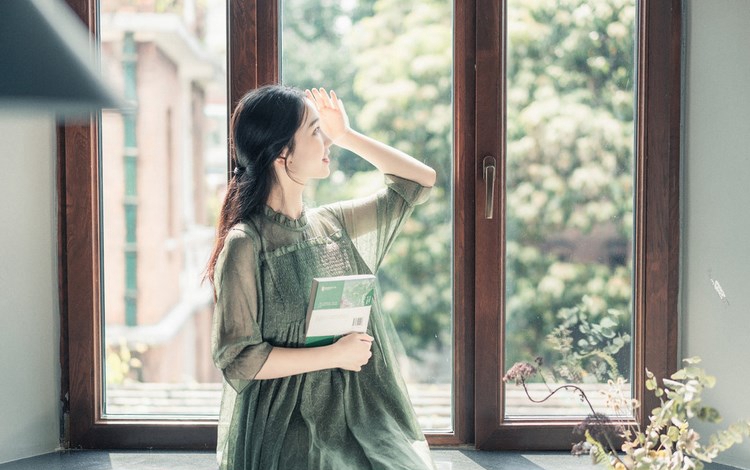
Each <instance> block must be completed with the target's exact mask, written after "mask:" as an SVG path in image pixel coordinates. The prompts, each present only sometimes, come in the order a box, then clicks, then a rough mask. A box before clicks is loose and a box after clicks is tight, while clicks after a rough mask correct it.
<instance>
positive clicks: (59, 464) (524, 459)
mask: <svg viewBox="0 0 750 470" xmlns="http://www.w3.org/2000/svg"><path fill="white" fill-rule="evenodd" d="M432 455H433V457H434V459H435V462H436V464H437V468H438V470H498V469H503V470H579V469H583V470H586V469H592V470H594V469H596V468H597V467H595V466H593V465H591V462H590V460H589V459H588V458H587V457H583V458H579V457H573V456H571V455H570V454H568V453H567V452H483V451H477V450H474V449H469V448H466V449H463V448H461V449H453V448H452V449H434V450H433V451H432ZM215 468H216V463H215V456H214V454H213V453H210V452H166V451H111V452H108V451H85V450H80V451H66V452H58V453H53V454H46V455H41V456H38V457H33V458H30V459H24V460H18V461H15V462H10V463H6V464H2V465H0V470H199V469H200V470H214V469H215ZM732 468H733V467H727V466H724V465H717V464H712V465H707V466H706V469H707V470H730V469H732ZM352 470H355V469H352Z"/></svg>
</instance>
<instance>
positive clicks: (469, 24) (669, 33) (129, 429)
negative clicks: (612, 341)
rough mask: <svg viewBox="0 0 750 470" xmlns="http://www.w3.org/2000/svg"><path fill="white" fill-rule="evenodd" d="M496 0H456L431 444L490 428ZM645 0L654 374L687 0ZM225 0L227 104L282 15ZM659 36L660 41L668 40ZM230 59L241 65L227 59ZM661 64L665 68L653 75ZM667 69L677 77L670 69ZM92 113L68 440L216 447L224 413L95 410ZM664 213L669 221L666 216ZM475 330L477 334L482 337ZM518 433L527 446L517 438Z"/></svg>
mask: <svg viewBox="0 0 750 470" xmlns="http://www.w3.org/2000/svg"><path fill="white" fill-rule="evenodd" d="M498 1H500V0H495V5H494V6H493V5H492V4H493V0H467V1H460V0H455V1H454V84H453V87H454V109H453V113H454V144H453V145H454V175H453V179H454V185H455V186H454V187H455V190H454V218H453V220H454V254H453V264H454V270H455V272H454V277H453V278H454V281H453V289H454V318H453V331H454V350H453V354H454V384H453V402H454V407H453V416H454V425H453V427H454V430H453V432H451V433H445V434H431V435H428V440H429V442H430V444H431V445H459V444H468V443H473V442H476V443H477V446H478V447H480V448H485V447H487V446H486V444H487V443H488V442H490V440H488V439H487V436H485V435H480V434H477V435H476V436H475V424H480V423H482V422H484V421H485V420H486V419H487V417H488V416H492V413H493V412H495V410H484V409H482V410H476V409H475V402H476V401H477V400H476V397H477V396H479V395H481V394H483V393H487V390H488V388H487V374H484V375H483V376H479V375H477V376H476V377H475V375H476V370H478V369H477V368H478V367H479V366H481V365H483V364H492V363H493V362H486V361H487V360H495V361H496V360H497V357H496V356H494V355H493V354H492V351H490V352H489V353H488V352H487V351H484V350H483V349H482V344H483V343H481V341H486V340H488V339H490V340H491V335H490V336H489V337H488V336H486V335H484V336H483V334H486V333H487V331H484V330H485V329H486V328H488V327H492V326H493V325H494V326H497V320H495V322H494V323H493V322H492V321H488V319H487V312H486V310H484V309H483V306H484V302H486V298H485V294H484V293H482V290H481V288H480V285H481V283H482V279H481V277H480V276H475V269H476V267H477V263H479V262H480V260H479V259H478V257H476V256H475V247H476V246H483V245H482V243H484V242H485V241H486V240H482V239H481V234H478V233H476V232H475V218H476V217H477V211H476V210H475V202H476V201H480V200H482V199H481V197H480V195H479V193H478V190H479V189H480V188H481V185H479V184H478V183H477V181H478V180H477V171H476V167H475V157H474V155H475V154H479V153H477V150H479V151H482V150H484V149H483V146H484V145H485V143H484V142H483V141H482V139H481V138H480V137H481V135H482V133H484V132H493V133H496V132H497V131H496V130H497V129H498V127H495V128H494V129H492V130H491V131H488V129H489V127H488V126H489V125H490V124H491V122H490V121H491V120H486V119H485V117H484V114H483V113H484V112H485V111H486V109H485V107H484V106H485V105H487V104H491V103H485V102H484V101H483V96H480V95H482V92H481V91H480V90H482V88H481V87H480V86H478V83H479V82H478V80H481V77H482V70H483V69H482V67H486V66H487V64H488V62H487V61H488V60H491V57H490V56H489V55H487V51H486V47H485V46H486V45H487V44H488V43H491V42H492V38H491V36H490V34H492V31H487V30H485V29H481V28H477V18H478V17H479V18H481V17H483V16H486V15H487V11H493V12H498V8H497V7H498V5H497V2H498ZM644 1H645V3H646V5H649V12H650V13H648V14H647V15H646V18H647V19H648V20H649V21H650V23H647V25H648V35H647V38H648V40H649V41H650V43H646V47H647V49H646V50H647V51H653V52H654V53H655V54H654V55H653V56H650V55H648V54H646V55H643V54H642V56H644V57H646V58H647V59H648V61H647V63H644V64H641V66H645V67H647V68H648V70H650V71H651V72H650V73H649V74H648V80H646V81H645V83H642V84H641V83H639V86H643V87H645V88H644V89H645V90H646V91H647V98H646V99H644V100H643V101H642V102H641V101H639V112H644V113H646V114H645V116H648V117H647V118H646V119H644V121H645V122H646V124H644V125H645V126H647V127H644V128H641V127H639V129H638V131H639V136H640V138H639V143H638V145H639V149H645V151H646V152H647V153H646V155H651V156H663V157H661V158H655V157H652V158H650V159H647V164H648V167H647V168H644V169H643V172H644V175H645V174H647V175H648V180H647V181H646V182H645V183H644V185H643V187H639V188H638V191H639V194H643V195H644V198H643V199H642V200H643V204H644V208H643V209H644V210H643V211H642V214H643V215H642V218H643V220H641V219H640V218H639V223H641V226H645V227H647V228H646V233H645V235H643V236H644V237H645V239H646V243H643V244H642V246H641V245H639V250H640V251H639V252H638V255H639V256H643V257H645V258H644V259H646V260H647V262H644V263H642V264H643V265H644V266H646V268H645V273H642V277H641V278H640V281H641V282H642V283H643V286H644V288H645V289H647V290H646V291H645V292H649V295H648V296H645V295H643V294H641V295H638V296H637V297H636V300H637V302H638V305H641V304H642V305H643V306H644V307H642V308H641V307H639V308H637V309H636V314H637V315H640V319H641V321H643V320H644V319H645V320H646V321H647V324H646V328H645V332H644V331H642V332H641V334H643V335H644V338H645V340H646V341H647V342H646V343H644V342H643V341H642V343H641V344H645V345H646V348H645V350H644V351H642V352H638V354H640V357H641V364H646V366H648V367H649V369H651V370H652V371H654V372H655V373H657V375H658V374H663V373H665V372H668V371H671V370H673V369H674V366H675V364H676V344H677V340H676V338H677V330H676V325H677V311H676V305H677V301H676V299H677V276H678V271H677V269H678V265H677V258H678V243H677V242H678V241H679V214H678V207H679V199H678V197H679V191H678V174H679V118H680V112H679V77H680V74H679V72H680V34H679V26H680V24H679V23H680V17H681V11H680V10H679V8H678V9H677V11H676V12H675V11H673V10H672V13H671V16H670V14H669V11H670V10H669V9H670V8H674V7H675V6H679V5H680V0H670V1H671V3H670V2H669V1H662V2H657V1H655V0H644ZM67 3H68V4H69V5H70V6H71V7H72V9H73V10H74V12H75V13H76V14H77V15H78V16H79V17H80V18H81V20H82V21H83V22H84V24H85V25H86V26H87V27H88V28H89V30H90V31H91V33H92V38H96V37H97V36H98V31H97V25H98V21H97V18H98V11H97V8H98V2H97V0H67ZM227 5H228V8H227V14H228V18H230V21H229V22H228V35H227V37H228V40H229V44H228V48H227V49H228V76H229V79H228V83H227V87H228V96H229V99H228V110H227V111H228V112H229V111H231V109H232V107H233V105H234V103H236V102H237V100H238V99H239V97H240V96H242V94H243V93H244V92H246V91H247V90H249V89H251V88H254V87H256V86H259V85H261V84H264V83H270V82H275V81H277V80H278V67H277V63H278V60H279V59H278V58H279V44H278V40H277V38H278V34H277V33H278V21H275V19H277V18H278V11H277V2H275V1H273V0H227ZM488 7H489V8H490V9H489V10H488V9H487V8H488ZM651 10H654V11H651ZM642 20H643V18H642ZM662 21H663V22H666V23H665V24H668V25H669V26H670V27H669V28H665V29H664V30H663V31H661V30H660V24H659V23H660V22H662ZM675 23H676V24H675ZM652 30H653V31H652ZM498 34H499V31H498ZM497 37H499V35H496V36H495V38H497ZM498 47H499V45H498ZM660 48H665V50H666V52H663V51H662V50H661V49H660ZM92 49H96V46H95V39H92ZM499 50H500V49H498V51H497V52H498V53H499ZM233 70H234V71H236V70H242V71H243V73H241V74H240V73H233V72H232V71H233ZM660 74H664V77H666V78H664V79H657V78H655V76H658V75H660ZM669 79H671V80H673V81H675V83H669ZM479 85H481V86H485V85H486V84H485V83H483V82H482V83H479ZM673 87H674V88H673ZM498 96H499V95H498ZM477 103H480V104H481V106H479V105H478V104H477ZM496 104H497V105H498V107H496V108H495V109H500V108H499V105H500V103H499V102H498V103H496ZM660 116H662V117H663V118H664V122H663V123H659V122H658V120H659V117H660ZM97 123H98V120H97V118H96V117H95V116H92V118H91V119H90V120H89V122H86V123H64V124H62V125H60V126H59V127H58V133H57V143H58V158H57V163H58V174H57V183H58V230H59V235H58V253H59V282H60V294H59V295H60V311H61V345H60V348H61V367H62V396H61V399H62V401H63V415H64V419H65V436H64V438H65V444H66V445H67V446H68V447H73V448H92V449H93V448H109V449H144V448H160V449H213V448H215V444H216V425H215V423H214V422H211V421H206V420H204V421H191V420H161V421H157V420H148V421H145V420H141V421H139V420H121V419H117V420H114V419H109V420H108V419H103V418H102V417H101V416H102V394H103V389H102V380H103V377H102V359H103V358H102V339H103V338H102V327H103V325H102V319H101V313H102V312H101V308H102V307H101V290H100V289H101V288H100V262H101V259H100V241H99V234H100V220H99V215H100V207H99V175H100V171H99V170H100V169H99V159H98V153H99V149H98V145H99V144H98V142H99V137H100V136H99V129H98V124H97ZM647 131H648V132H647ZM498 150H499V149H498ZM497 154H498V155H499V154H500V153H499V152H498V153H497ZM228 170H229V171H230V172H231V170H232V169H231V168H229V169H228ZM482 197H483V196H482ZM643 222H645V225H644V224H643ZM663 222H664V227H663V229H659V228H658V226H659V224H661V223H663ZM644 274H647V276H645V275H644ZM475 281H476V282H475ZM495 290H497V289H495ZM640 292H644V291H640ZM475 311H476V312H477V322H476V324H475ZM647 313H648V316H647V315H646V314H647ZM644 338H641V339H642V340H643V339H644ZM654 338H655V339H654ZM662 338H665V339H663V340H662ZM475 339H477V340H478V342H477V344H476V346H475V343H474V341H475ZM480 339H481V341H479V340H480ZM498 351H499V350H498ZM494 363H497V364H500V363H501V362H494ZM637 364H638V362H636V365H637ZM496 372H497V373H500V370H499V369H498V370H497V371H496ZM497 379H498V380H499V376H498V377H497ZM475 386H476V389H475ZM650 404H651V402H649V401H646V406H644V408H645V409H650V408H649V405H650ZM643 419H644V416H641V420H642V421H643ZM498 422H499V421H498ZM476 429H481V426H478V427H477V428H476ZM558 434H559V435H560V436H562V434H560V433H559V432H558V431H555V435H558ZM568 436H569V434H568ZM553 441H554V442H556V441H560V442H562V440H561V439H555V440H550V442H553ZM512 446H515V448H530V447H529V445H528V443H527V442H525V441H524V440H523V439H521V440H520V441H518V442H515V443H513V444H512ZM490 447H492V446H490ZM532 447H533V446H532ZM564 447H565V445H562V446H557V448H564ZM547 448H548V447H547Z"/></svg>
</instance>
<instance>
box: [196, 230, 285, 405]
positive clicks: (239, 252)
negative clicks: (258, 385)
mask: <svg viewBox="0 0 750 470" xmlns="http://www.w3.org/2000/svg"><path fill="white" fill-rule="evenodd" d="M256 270H257V243H256V242H254V240H253V237H252V236H251V235H250V233H249V230H248V231H245V230H243V229H242V228H240V227H239V226H238V227H234V228H232V229H231V230H230V231H229V233H228V234H227V238H226V241H225V244H224V248H223V249H222V251H221V253H220V254H219V258H218V260H217V263H216V270H215V275H214V286H215V289H216V307H215V310H214V317H213V334H212V338H211V349H212V354H213V360H214V364H215V365H216V367H218V368H219V369H220V370H221V371H222V372H223V374H224V378H225V380H226V381H227V383H229V384H230V385H231V386H232V388H234V389H235V390H236V391H237V392H238V393H239V392H241V391H242V389H244V387H245V386H246V385H247V384H248V383H249V381H251V380H253V379H254V378H255V376H256V375H257V373H258V371H260V369H261V368H262V367H263V364H264V363H265V362H266V359H267V358H268V355H269V354H270V352H271V349H272V346H271V345H270V344H269V343H268V342H266V341H264V340H263V337H262V335H261V330H260V327H259V326H258V311H259V309H260V308H261V305H260V302H259V300H258V285H257V282H256V279H257V278H256Z"/></svg>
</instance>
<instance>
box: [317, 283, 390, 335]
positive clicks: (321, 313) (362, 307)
mask: <svg viewBox="0 0 750 470" xmlns="http://www.w3.org/2000/svg"><path fill="white" fill-rule="evenodd" d="M374 298H375V276H374V275H372V274H357V275H350V276H336V277H316V278H314V279H313V282H312V288H311V289H310V302H309V304H308V307H307V320H306V322H305V346H306V347H314V346H325V345H328V344H333V343H334V342H335V341H336V340H338V339H339V338H340V337H341V336H344V335H346V334H349V333H364V332H365V331H367V324H368V322H369V320H370V310H371V309H372V303H373V300H374Z"/></svg>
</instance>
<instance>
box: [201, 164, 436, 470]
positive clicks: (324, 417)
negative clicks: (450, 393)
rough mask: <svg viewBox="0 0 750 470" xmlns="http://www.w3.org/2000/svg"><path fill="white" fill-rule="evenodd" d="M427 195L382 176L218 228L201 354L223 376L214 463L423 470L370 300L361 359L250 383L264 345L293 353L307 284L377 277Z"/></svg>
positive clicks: (314, 469)
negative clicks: (306, 204)
mask: <svg viewBox="0 0 750 470" xmlns="http://www.w3.org/2000/svg"><path fill="white" fill-rule="evenodd" d="M428 194H429V188H425V187H423V186H420V185H419V184H417V183H415V182H412V181H409V180H406V179H402V178H398V177H396V176H392V175H386V188H384V189H383V190H381V191H380V192H378V193H376V194H374V195H372V196H370V197H366V198H362V199H355V200H351V201H345V202H341V203H337V204H332V205H327V206H322V207H320V208H316V209H310V210H307V209H306V210H305V211H304V212H303V214H302V216H301V217H300V218H299V219H296V220H294V219H290V218H288V217H286V216H284V215H283V214H280V213H277V212H274V211H273V210H272V209H270V208H269V207H265V211H264V212H263V213H262V214H258V215H256V216H254V217H252V218H251V220H248V221H245V222H243V223H241V224H238V225H236V226H234V227H233V228H232V229H230V231H229V234H228V235H227V238H226V242H225V245H224V248H223V250H222V252H221V254H220V255H219V258H218V261H217V264H216V270H215V278H214V283H215V288H216V296H217V302H216V310H215V312H214V324H213V334H212V353H213V359H214V363H215V364H216V366H217V367H218V368H219V369H221V370H222V372H223V375H224V391H223V396H222V404H221V416H220V421H219V436H218V447H217V459H218V460H219V463H220V465H221V469H222V470H224V469H228V470H277V469H278V470H303V469H304V470H308V469H309V470H369V469H373V470H399V469H403V470H428V469H430V470H431V469H433V468H434V464H433V462H432V459H431V457H430V454H429V448H428V446H427V442H426V441H425V438H424V434H423V433H422V431H421V429H420V427H419V424H418V422H417V418H416V415H415V413H414V409H413V407H412V405H411V402H410V400H409V397H408V395H407V390H406V386H405V384H404V381H403V378H402V377H401V374H400V372H399V369H398V366H397V362H396V356H395V354H394V351H393V346H392V345H393V344H395V343H394V342H393V341H397V338H395V330H394V328H393V323H392V322H391V320H390V318H389V317H387V316H385V315H384V314H383V313H382V310H381V307H380V302H379V299H378V298H377V297H379V296H376V299H375V302H374V305H373V309H372V312H371V314H370V322H369V326H368V333H369V334H370V335H371V336H373V337H374V338H375V340H374V341H373V345H372V353H373V354H372V358H371V359H370V361H369V362H368V363H367V364H366V365H365V366H364V367H363V368H362V370H361V371H360V372H351V371H346V370H343V369H328V370H323V371H318V372H310V373H306V374H299V375H294V376H291V377H284V378H280V379H272V380H254V378H255V375H256V374H257V373H258V371H259V370H260V369H261V367H262V366H263V363H264V362H265V360H266V358H267V357H268V354H269V353H270V351H271V349H272V348H273V347H274V346H280V347H302V345H303V344H304V339H305V331H304V330H305V316H306V310H307V303H308V300H309V293H310V288H311V284H312V278H313V277H320V276H339V275H345V274H369V273H374V272H376V271H377V269H378V266H379V265H380V263H381V262H382V260H383V257H384V256H385V254H386V252H387V251H388V249H389V248H390V246H391V245H392V243H393V240H394V239H395V237H396V235H397V234H398V232H399V230H400V228H401V227H402V226H403V224H404V222H405V221H406V220H407V218H408V217H409V215H410V214H411V212H412V210H413V207H414V205H416V204H419V203H421V202H423V201H425V200H426V199H427V197H428Z"/></svg>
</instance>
